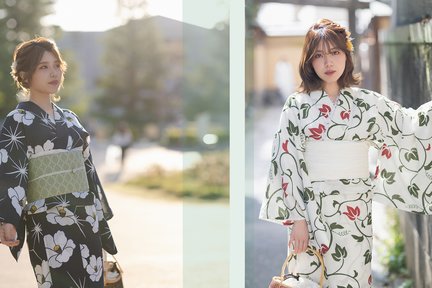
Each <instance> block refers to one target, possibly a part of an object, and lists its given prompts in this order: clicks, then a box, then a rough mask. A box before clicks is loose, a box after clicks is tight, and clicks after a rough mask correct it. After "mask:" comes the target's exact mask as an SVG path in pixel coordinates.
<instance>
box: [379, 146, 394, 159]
mask: <svg viewBox="0 0 432 288" xmlns="http://www.w3.org/2000/svg"><path fill="white" fill-rule="evenodd" d="M381 156H385V157H386V158H387V159H390V157H391V156H392V154H391V152H390V149H388V148H387V145H386V144H384V145H383V146H382V148H381Z"/></svg>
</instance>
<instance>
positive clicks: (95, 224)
mask: <svg viewBox="0 0 432 288" xmlns="http://www.w3.org/2000/svg"><path fill="white" fill-rule="evenodd" d="M85 210H86V213H87V215H88V216H87V218H86V221H87V222H88V223H90V225H91V226H92V230H93V232H94V233H97V232H98V231H99V220H98V217H97V214H96V207H95V206H94V205H92V206H86V207H85Z"/></svg>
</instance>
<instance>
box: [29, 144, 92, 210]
mask: <svg viewBox="0 0 432 288" xmlns="http://www.w3.org/2000/svg"><path fill="white" fill-rule="evenodd" d="M28 167H29V169H28V172H29V181H28V192H27V202H28V203H31V202H34V201H36V200H40V199H45V198H48V197H52V196H57V195H63V194H68V193H73V192H85V191H89V185H88V180H87V174H86V170H85V164H84V157H83V154H82V150H81V149H74V150H69V151H68V150H60V151H58V152H57V151H55V150H54V151H52V152H51V151H50V152H49V153H48V154H43V155H40V156H36V157H32V158H30V159H29V165H28Z"/></svg>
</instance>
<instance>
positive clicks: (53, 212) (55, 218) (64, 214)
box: [46, 206, 76, 226]
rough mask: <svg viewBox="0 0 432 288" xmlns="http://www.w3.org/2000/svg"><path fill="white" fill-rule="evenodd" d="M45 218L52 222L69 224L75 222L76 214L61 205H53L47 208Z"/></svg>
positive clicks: (62, 224)
mask: <svg viewBox="0 0 432 288" xmlns="http://www.w3.org/2000/svg"><path fill="white" fill-rule="evenodd" d="M46 219H47V220H48V222H50V223H52V224H60V225H61V226H69V225H72V224H75V223H76V216H75V215H74V214H73V213H72V211H70V210H69V209H67V208H66V207H63V206H57V207H53V208H51V209H48V210H47V215H46Z"/></svg>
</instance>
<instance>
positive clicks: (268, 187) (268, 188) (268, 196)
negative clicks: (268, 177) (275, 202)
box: [265, 184, 270, 199]
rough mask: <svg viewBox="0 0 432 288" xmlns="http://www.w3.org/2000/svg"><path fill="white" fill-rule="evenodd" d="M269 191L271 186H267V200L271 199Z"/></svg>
mask: <svg viewBox="0 0 432 288" xmlns="http://www.w3.org/2000/svg"><path fill="white" fill-rule="evenodd" d="M269 191H270V184H268V185H267V189H266V193H265V195H266V198H267V199H268V198H270V195H269Z"/></svg>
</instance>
